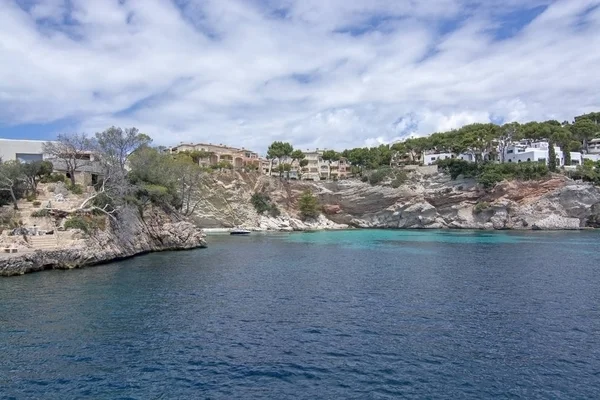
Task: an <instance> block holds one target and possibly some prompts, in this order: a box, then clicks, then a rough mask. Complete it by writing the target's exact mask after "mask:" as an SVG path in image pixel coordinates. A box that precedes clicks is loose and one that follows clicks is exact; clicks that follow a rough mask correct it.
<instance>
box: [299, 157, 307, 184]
mask: <svg viewBox="0 0 600 400" xmlns="http://www.w3.org/2000/svg"><path fill="white" fill-rule="evenodd" d="M299 165H300V168H298V179H302V173H303V171H304V167H306V166H307V165H308V160H307V159H305V158H303V159H302V160H300V162H299Z"/></svg>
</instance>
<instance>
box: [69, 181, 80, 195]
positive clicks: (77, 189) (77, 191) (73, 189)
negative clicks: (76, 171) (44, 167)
mask: <svg viewBox="0 0 600 400" xmlns="http://www.w3.org/2000/svg"><path fill="white" fill-rule="evenodd" d="M67 189H68V190H69V192H71V193H73V194H83V186H81V185H79V184H77V183H76V184H74V185H68V186H67Z"/></svg>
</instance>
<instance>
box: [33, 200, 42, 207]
mask: <svg viewBox="0 0 600 400" xmlns="http://www.w3.org/2000/svg"><path fill="white" fill-rule="evenodd" d="M41 205H42V202H41V201H38V200H36V201H34V202H33V206H34V207H39V206H41Z"/></svg>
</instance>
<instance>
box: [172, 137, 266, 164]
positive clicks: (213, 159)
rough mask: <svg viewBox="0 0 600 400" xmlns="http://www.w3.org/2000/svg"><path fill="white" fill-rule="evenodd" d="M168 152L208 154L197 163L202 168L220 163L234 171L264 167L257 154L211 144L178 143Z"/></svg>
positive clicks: (242, 149)
mask: <svg viewBox="0 0 600 400" xmlns="http://www.w3.org/2000/svg"><path fill="white" fill-rule="evenodd" d="M168 151H169V152H171V153H180V152H184V151H189V152H192V151H203V152H206V153H209V156H208V157H205V158H201V159H200V161H199V164H200V165H201V166H203V167H210V166H212V165H217V164H218V163H219V162H221V161H226V162H228V163H230V164H231V165H232V166H233V168H235V169H241V168H244V167H247V166H250V165H254V166H255V167H257V168H259V169H260V168H261V167H262V166H264V163H263V161H264V160H261V159H260V157H259V155H258V153H256V152H254V151H250V150H247V149H245V148H243V147H242V148H237V147H230V146H225V145H223V144H212V143H197V144H191V143H180V144H179V145H177V146H174V147H171V148H170V149H168Z"/></svg>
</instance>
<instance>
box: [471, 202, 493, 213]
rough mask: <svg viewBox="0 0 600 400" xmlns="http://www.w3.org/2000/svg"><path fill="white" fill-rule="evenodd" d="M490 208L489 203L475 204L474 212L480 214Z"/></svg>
mask: <svg viewBox="0 0 600 400" xmlns="http://www.w3.org/2000/svg"><path fill="white" fill-rule="evenodd" d="M489 207H490V204H489V203H488V202H487V201H480V202H479V203H477V204H475V207H473V211H474V212H475V213H476V214H478V213H480V212H482V211H485V210H487V209H488V208H489Z"/></svg>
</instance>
